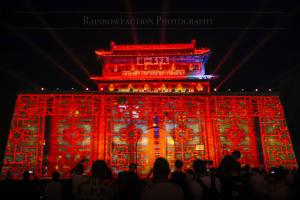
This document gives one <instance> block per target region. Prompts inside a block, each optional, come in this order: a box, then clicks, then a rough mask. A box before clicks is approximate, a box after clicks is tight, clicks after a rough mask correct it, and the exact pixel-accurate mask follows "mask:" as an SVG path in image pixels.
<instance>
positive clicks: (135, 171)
mask: <svg viewBox="0 0 300 200" xmlns="http://www.w3.org/2000/svg"><path fill="white" fill-rule="evenodd" d="M128 170H129V171H130V172H134V173H137V165H136V164H135V163H130V164H129V169H128Z"/></svg>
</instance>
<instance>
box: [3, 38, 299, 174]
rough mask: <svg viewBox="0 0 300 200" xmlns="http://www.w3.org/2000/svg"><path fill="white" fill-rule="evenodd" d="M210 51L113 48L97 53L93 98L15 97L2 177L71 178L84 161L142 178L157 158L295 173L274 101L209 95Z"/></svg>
mask: <svg viewBox="0 0 300 200" xmlns="http://www.w3.org/2000/svg"><path fill="white" fill-rule="evenodd" d="M209 54H210V50H209V49H204V48H203V49H196V44H195V42H194V41H193V42H192V43H190V44H162V45H116V44H115V43H112V44H111V50H110V51H100V50H99V51H96V55H97V56H98V57H99V60H101V62H102V64H103V71H102V76H98V77H97V76H94V77H91V79H93V80H95V81H97V83H98V88H99V90H98V91H97V92H89V91H85V92H76V93H75V92H55V93H52V92H44V91H43V92H41V93H22V94H19V95H18V98H17V101H16V105H15V111H14V116H13V119H12V125H11V130H10V134H9V140H8V144H7V148H6V153H5V158H4V161H3V168H2V172H3V173H2V174H5V172H6V171H7V170H8V169H9V170H10V171H11V172H12V173H13V174H14V176H15V177H20V175H21V174H22V172H23V171H24V170H28V169H32V170H34V171H35V173H36V174H37V175H39V176H47V175H46V174H45V168H46V167H48V175H49V174H50V172H52V171H54V170H58V171H60V172H61V173H62V174H64V175H68V173H69V171H70V169H71V168H72V167H73V166H74V165H75V164H76V163H77V162H78V161H79V160H81V159H83V158H88V159H89V160H90V162H89V164H87V168H89V167H90V165H91V163H92V161H93V160H96V159H104V160H106V161H107V163H108V164H109V166H110V167H111V168H112V170H113V171H118V170H126V169H127V168H128V165H129V163H131V162H136V163H137V164H138V171H139V173H140V174H141V175H142V176H143V175H145V174H147V173H148V171H149V169H150V167H151V165H152V164H153V161H154V160H155V158H156V157H159V156H162V157H165V158H167V159H168V160H169V162H170V164H171V166H173V165H174V161H175V160H176V159H180V160H183V161H184V163H185V166H186V168H189V167H191V162H192V160H194V159H196V158H201V159H204V160H212V161H213V164H214V165H215V166H216V165H218V163H219V162H220V160H221V159H222V157H223V156H224V155H226V154H228V153H230V152H231V151H233V150H240V151H241V152H242V154H243V156H242V159H241V162H242V163H249V164H250V165H252V166H264V167H267V168H268V167H271V166H278V165H284V166H286V167H297V164H296V159H295V155H294V151H293V147H292V144H291V140H290V136H289V131H288V129H287V126H286V122H285V117H284V112H283V108H282V105H281V103H280V100H279V97H278V95H276V94H270V93H269V94H257V93H256V94H249V93H230V94H226V93H219V92H210V85H209V79H211V78H214V76H211V75H206V74H205V63H206V62H207V59H208V57H209Z"/></svg>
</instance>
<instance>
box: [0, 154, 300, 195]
mask: <svg viewBox="0 0 300 200" xmlns="http://www.w3.org/2000/svg"><path fill="white" fill-rule="evenodd" d="M240 156H241V153H240V152H239V151H234V152H233V153H232V154H231V155H228V156H225V157H224V158H223V159H222V161H221V162H220V164H219V166H218V167H217V168H213V167H209V165H208V163H207V162H206V161H203V160H200V159H197V160H194V161H193V163H192V169H187V170H186V171H184V170H183V162H182V161H180V160H176V161H175V170H174V171H173V172H172V173H171V169H170V166H169V163H168V161H167V160H166V159H165V158H162V157H159V158H157V159H156V160H155V162H154V164H153V168H152V169H151V170H150V172H149V174H148V175H147V177H145V178H140V177H139V176H138V173H137V167H138V166H137V165H136V164H135V163H130V165H129V168H128V171H122V172H119V173H118V175H117V176H114V175H113V174H112V171H111V169H110V168H109V167H108V165H107V163H106V162H105V161H103V160H96V161H94V162H93V164H92V168H91V173H90V175H85V174H84V172H85V169H84V164H83V162H82V161H81V162H79V163H78V164H77V165H76V166H75V167H74V168H73V169H72V170H71V172H70V173H71V178H69V179H61V178H60V174H59V173H58V172H54V173H53V175H52V179H51V180H50V181H49V180H39V179H37V177H34V178H32V177H31V176H32V174H30V172H29V171H25V172H24V173H23V179H22V180H21V181H15V180H9V178H10V177H7V180H5V181H1V185H0V189H1V199H47V200H63V199H70V200H96V199H98V200H122V199H130V200H152V199H153V200H207V199H209V200H214V199H216V200H221V199H224V200H227V199H228V200H229V199H230V200H231V199H232V200H250V199H258V200H289V199H298V197H299V189H300V185H299V183H300V178H299V170H298V171H296V169H294V170H288V169H285V168H283V167H282V166H279V167H275V168H271V169H269V170H265V169H259V168H251V167H250V166H249V165H244V166H242V167H241V165H240V163H239V158H240Z"/></svg>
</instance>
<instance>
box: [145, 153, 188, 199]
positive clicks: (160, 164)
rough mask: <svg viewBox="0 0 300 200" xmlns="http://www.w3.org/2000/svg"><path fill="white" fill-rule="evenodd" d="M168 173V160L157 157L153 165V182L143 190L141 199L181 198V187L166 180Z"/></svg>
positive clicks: (182, 195)
mask: <svg viewBox="0 0 300 200" xmlns="http://www.w3.org/2000/svg"><path fill="white" fill-rule="evenodd" d="M169 174H170V167H169V163H168V161H167V160H166V159H164V158H161V157H159V158H157V159H156V160H155V162H154V165H153V183H152V184H151V185H149V186H148V187H146V188H145V189H144V190H143V192H142V200H148V199H149V200H153V199H155V200H167V199H168V200H183V199H184V194H183V191H182V189H181V187H180V186H178V185H176V184H174V183H172V182H170V181H169V180H168V176H169Z"/></svg>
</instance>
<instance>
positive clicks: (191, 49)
mask: <svg viewBox="0 0 300 200" xmlns="http://www.w3.org/2000/svg"><path fill="white" fill-rule="evenodd" d="M96 54H97V55H98V57H99V60H100V61H101V62H102V63H103V71H102V76H95V77H91V79H92V80H95V81H97V82H98V90H99V91H100V92H108V93H111V92H112V93H115V94H119V93H128V94H140V95H148V94H156V95H155V97H154V98H146V99H144V100H142V99H140V98H135V99H134V100H133V101H132V100H131V101H130V100H129V99H127V98H126V97H121V98H120V102H119V105H118V106H117V107H115V108H114V109H113V110H112V114H114V113H116V115H115V116H114V117H113V118H112V121H113V130H119V129H121V131H115V132H113V133H112V134H113V136H112V144H113V145H115V148H114V149H113V150H112V152H111V155H112V157H111V158H110V159H111V161H112V164H115V163H117V162H119V160H124V162H125V163H126V164H128V161H130V162H137V163H138V166H139V169H140V173H142V174H143V175H144V174H146V173H148V171H149V169H150V166H151V165H152V163H153V162H154V160H155V158H157V157H160V156H161V157H165V158H167V159H168V160H169V162H170V163H171V165H173V164H174V161H175V160H176V159H180V160H184V161H185V160H186V161H188V162H187V163H189V164H190V163H191V162H190V161H191V160H192V159H195V158H196V157H198V158H200V157H201V158H206V159H207V158H208V157H207V156H208V154H207V156H206V157H205V156H204V154H203V152H201V151H204V149H205V142H206V141H205V140H203V139H204V138H201V137H202V136H203V135H204V129H203V130H200V127H198V125H197V123H198V124H199V123H201V119H200V118H198V119H196V118H195V119H192V118H193V117H192V116H193V115H192V114H191V112H194V110H190V111H188V107H187V105H186V103H187V102H180V103H179V105H175V104H177V102H176V101H174V100H172V99H174V98H172V94H173V95H174V94H176V95H181V94H190V93H195V92H196V93H197V92H200V93H208V92H209V91H210V86H209V82H208V79H211V78H212V77H214V76H212V75H205V63H206V62H207V60H208V57H209V55H210V49H207V48H202V49H196V41H194V40H193V41H192V43H190V44H152V45H116V44H115V43H114V42H111V50H110V51H101V50H99V51H98V50H97V51H96ZM163 94H171V96H170V99H166V100H163V101H162V99H161V95H163ZM175 98H177V97H175ZM164 106H166V107H168V108H167V109H162V107H164ZM123 113H124V114H123ZM188 120H199V121H197V122H196V123H195V122H194V124H193V123H191V122H188ZM189 143H190V144H189ZM206 145H209V144H208V143H206ZM213 148H214V147H211V149H213ZM119 152H120V153H121V154H120V155H119V154H118V153H119ZM200 154H201V155H200ZM211 155H213V153H211ZM213 157H214V156H213ZM121 165H122V164H121ZM117 168H118V167H117Z"/></svg>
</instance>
